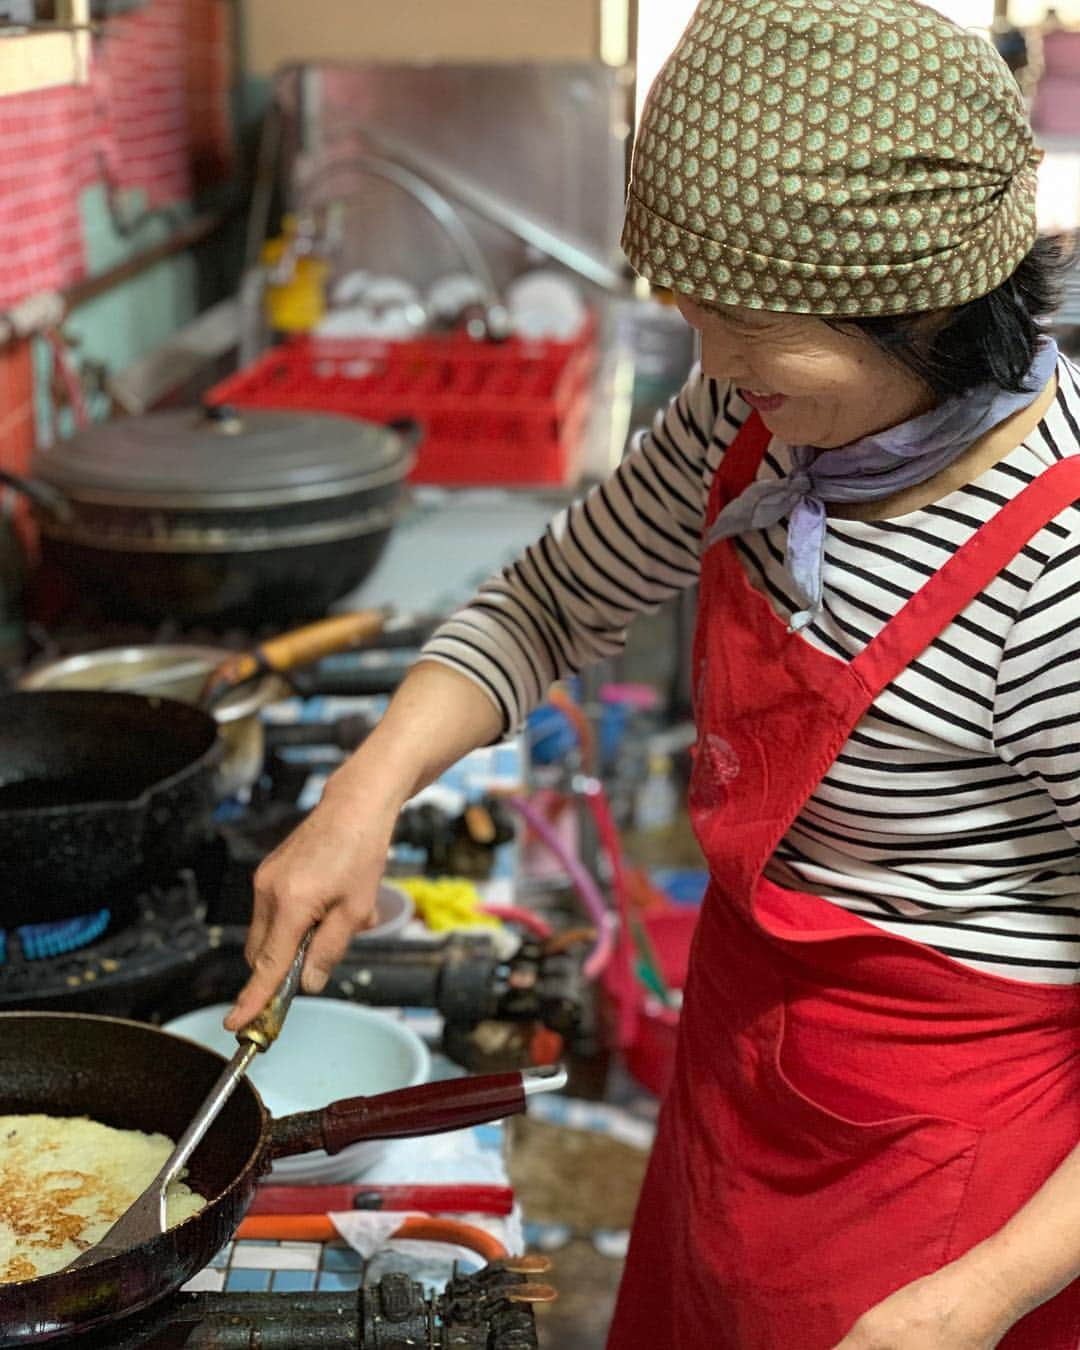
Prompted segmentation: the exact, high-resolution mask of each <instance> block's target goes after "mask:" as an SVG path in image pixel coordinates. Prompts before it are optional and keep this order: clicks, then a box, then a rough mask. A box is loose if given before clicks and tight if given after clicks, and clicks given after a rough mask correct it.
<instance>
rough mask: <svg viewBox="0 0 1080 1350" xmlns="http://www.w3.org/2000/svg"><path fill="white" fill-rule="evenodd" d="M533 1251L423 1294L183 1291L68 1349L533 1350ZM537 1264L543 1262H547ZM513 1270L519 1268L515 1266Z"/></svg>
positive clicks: (545, 1291)
mask: <svg viewBox="0 0 1080 1350" xmlns="http://www.w3.org/2000/svg"><path fill="white" fill-rule="evenodd" d="M536 1261H537V1258H530V1257H524V1258H522V1259H521V1261H519V1262H514V1261H511V1262H509V1263H507V1264H506V1265H502V1264H500V1265H494V1266H488V1267H487V1268H486V1269H484V1270H482V1271H480V1272H479V1274H476V1275H458V1276H455V1277H454V1279H452V1280H451V1281H450V1283H449V1284H448V1285H447V1286H446V1288H445V1290H444V1291H443V1292H442V1293H441V1294H433V1295H430V1296H427V1297H425V1295H424V1291H423V1289H422V1288H421V1287H420V1285H418V1284H416V1283H415V1282H414V1281H413V1280H412V1279H410V1277H409V1276H408V1275H405V1274H403V1273H393V1274H389V1275H384V1276H383V1277H382V1279H381V1280H379V1281H378V1282H377V1283H373V1284H371V1285H369V1286H368V1287H367V1288H365V1289H363V1290H361V1292H360V1294H359V1297H358V1298H350V1297H347V1296H345V1295H341V1294H333V1293H319V1294H290V1295H288V1297H284V1296H283V1295H281V1294H178V1295H176V1296H175V1297H173V1298H171V1299H167V1300H165V1301H164V1302H163V1303H160V1304H156V1305H155V1306H154V1307H152V1308H150V1309H149V1310H148V1311H147V1312H145V1313H142V1314H139V1315H137V1316H135V1317H133V1318H131V1319H129V1320H127V1321H125V1322H122V1323H116V1324H113V1325H110V1326H108V1327H106V1328H104V1329H103V1330H102V1331H99V1332H96V1333H93V1332H91V1333H88V1334H86V1335H84V1336H78V1337H74V1338H70V1339H68V1340H65V1342H64V1345H65V1347H67V1350H251V1347H252V1346H260V1347H262V1348H263V1350H275V1347H276V1350H401V1347H403V1346H406V1345H408V1346H414V1347H415V1348H416V1350H451V1347H453V1350H536V1347H537V1344H538V1342H537V1336H536V1321H535V1317H534V1314H533V1309H532V1305H533V1303H535V1302H548V1301H550V1299H551V1298H553V1297H554V1291H553V1290H552V1289H551V1288H550V1287H549V1286H547V1285H545V1284H540V1283H537V1282H536V1280H535V1277H534V1276H533V1275H532V1274H531V1273H530V1269H531V1268H532V1267H534V1266H535V1264H536ZM546 1264H547V1263H546V1262H543V1261H541V1262H540V1264H539V1269H540V1270H542V1269H543V1268H544V1267H545V1266H546ZM515 1267H517V1268H515Z"/></svg>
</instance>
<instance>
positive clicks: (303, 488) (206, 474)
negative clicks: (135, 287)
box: [34, 408, 413, 505]
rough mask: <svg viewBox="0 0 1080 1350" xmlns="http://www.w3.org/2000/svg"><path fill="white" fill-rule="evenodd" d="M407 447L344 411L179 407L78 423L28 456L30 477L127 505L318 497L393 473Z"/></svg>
mask: <svg viewBox="0 0 1080 1350" xmlns="http://www.w3.org/2000/svg"><path fill="white" fill-rule="evenodd" d="M412 443H413V437H412V435H411V433H410V432H409V431H408V430H403V429H402V427H400V426H399V427H398V428H397V429H396V430H395V429H394V428H390V427H382V426H378V425H376V424H375V423H372V422H362V421H358V420H356V419H353V418H347V417H332V416H328V415H323V414H321V413H292V412H263V411H254V410H250V411H249V410H244V411H237V410H235V409H230V408H211V409H209V410H207V409H202V408H187V409H182V410H180V411H175V412H159V413H149V414H147V415H146V416H144V417H128V418H119V419H117V420H116V421H111V422H102V423H98V424H96V425H94V426H92V427H88V428H86V429H85V430H83V431H80V432H78V433H77V434H76V435H74V436H72V437H71V438H70V439H68V440H66V441H62V442H60V443H59V444H58V445H56V446H54V447H53V448H52V449H50V450H47V451H44V452H42V453H40V454H39V455H37V456H36V457H35V461H34V476H35V477H37V478H39V479H42V480H44V481H45V482H47V483H51V484H53V485H54V486H56V487H58V488H60V489H62V490H64V491H69V492H70V491H75V492H77V493H79V494H80V495H81V494H82V493H83V492H86V493H88V494H90V495H93V496H95V497H97V496H101V495H107V496H110V497H120V498H123V499H124V500H125V501H127V502H129V503H131V504H135V502H136V501H137V500H138V499H143V498H148V497H153V498H170V499H175V501H176V503H177V504H190V505H197V504H199V502H205V503H206V504H208V505H209V504H214V505H218V504H223V503H224V502H225V501H227V500H228V499H229V498H234V497H235V498H238V499H241V500H242V501H244V502H248V503H250V502H252V500H253V499H254V498H258V499H260V500H266V499H267V497H268V495H269V496H278V495H279V494H280V496H281V498H282V499H301V498H311V497H324V496H327V495H329V494H330V493H335V492H339V491H341V490H343V489H346V488H349V489H355V488H357V487H362V486H367V485H372V486H373V485H374V484H375V482H378V481H382V480H384V479H392V478H399V477H402V476H403V475H404V474H405V472H406V470H407V469H408V467H409V459H410V456H409V451H410V449H411V447H412Z"/></svg>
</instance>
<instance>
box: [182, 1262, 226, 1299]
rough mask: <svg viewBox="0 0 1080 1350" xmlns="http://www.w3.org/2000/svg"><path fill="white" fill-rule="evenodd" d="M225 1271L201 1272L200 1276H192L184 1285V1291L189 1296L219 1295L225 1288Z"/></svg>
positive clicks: (208, 1270) (207, 1270)
mask: <svg viewBox="0 0 1080 1350" xmlns="http://www.w3.org/2000/svg"><path fill="white" fill-rule="evenodd" d="M226 1274H227V1272H226V1271H224V1270H211V1269H210V1268H209V1267H207V1269H206V1270H200V1271H199V1273H198V1275H194V1276H192V1278H191V1279H190V1280H188V1282H187V1284H185V1285H184V1289H185V1291H186V1292H187V1293H189V1294H219V1293H221V1291H222V1290H223V1289H224V1288H225V1276H226Z"/></svg>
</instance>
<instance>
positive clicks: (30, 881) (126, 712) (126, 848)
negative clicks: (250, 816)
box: [0, 690, 222, 923]
mask: <svg viewBox="0 0 1080 1350" xmlns="http://www.w3.org/2000/svg"><path fill="white" fill-rule="evenodd" d="M221 753H222V747H221V744H220V742H219V740H218V734H217V725H216V723H215V722H214V719H213V718H212V717H210V716H209V715H208V714H206V713H204V712H201V711H200V710H199V709H197V708H189V707H187V706H186V705H185V704H183V703H177V702H175V701H173V700H172V699H150V698H144V697H141V696H140V695H138V694H99V693H92V692H89V691H82V690H55V691H52V692H49V693H15V694H3V695H0V856H3V858H4V867H3V868H2V869H0V906H2V908H3V913H4V914H5V915H6V916H9V918H16V919H17V920H18V922H20V923H45V922H50V921H52V920H54V919H63V918H70V917H72V916H73V915H76V914H80V913H86V912H87V910H88V909H92V908H93V907H94V905H95V904H98V905H100V904H103V903H105V904H109V905H118V904H120V903H121V902H122V900H123V899H124V898H126V897H127V896H128V895H130V894H131V893H132V892H133V890H134V889H135V888H136V887H138V886H140V885H142V884H143V883H144V882H145V881H146V880H147V879H149V878H151V877H153V876H159V875H166V874H167V873H168V872H170V871H172V870H174V869H175V868H176V867H177V866H178V865H179V863H180V861H181V860H183V859H184V858H186V857H188V856H189V855H190V854H191V853H192V852H193V851H194V850H195V848H196V847H197V845H198V843H199V841H200V840H201V838H202V837H203V835H204V834H205V832H206V829H207V826H208V824H209V821H210V817H211V815H212V812H213V809H214V803H215V799H216V791H215V785H216V774H217V768H218V764H219V761H220V759H221Z"/></svg>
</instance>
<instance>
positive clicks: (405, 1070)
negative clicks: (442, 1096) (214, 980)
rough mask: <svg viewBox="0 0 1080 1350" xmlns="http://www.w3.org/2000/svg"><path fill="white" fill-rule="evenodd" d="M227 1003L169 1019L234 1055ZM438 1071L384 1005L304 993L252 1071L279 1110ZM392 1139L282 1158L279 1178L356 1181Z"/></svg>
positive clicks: (308, 1106)
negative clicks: (226, 1018)
mask: <svg viewBox="0 0 1080 1350" xmlns="http://www.w3.org/2000/svg"><path fill="white" fill-rule="evenodd" d="M229 1006H230V1005H229V1004H227V1003H215V1004H212V1005H211V1006H210V1007H208V1008H198V1009H196V1010H195V1011H194V1012H190V1013H185V1014H184V1015H183V1016H182V1017H177V1018H176V1019H175V1020H174V1021H172V1022H168V1023H166V1025H165V1028H164V1030H166V1031H169V1032H172V1033H173V1034H174V1035H177V1036H185V1037H186V1038H187V1039H188V1040H191V1041H196V1042H198V1044H199V1045H205V1046H207V1047H208V1048H209V1049H211V1050H216V1051H217V1052H218V1053H219V1054H221V1055H224V1056H225V1057H226V1058H227V1059H229V1058H231V1057H232V1055H233V1054H234V1053H235V1051H236V1037H235V1036H234V1035H233V1034H232V1032H229V1031H226V1030H225V1028H224V1027H223V1026H222V1025H221V1020H222V1018H223V1017H224V1016H225V1014H226V1013H227V1012H228V1010H229ZM430 1073H431V1056H430V1055H429V1054H428V1050H427V1046H425V1045H424V1042H423V1041H422V1040H421V1039H420V1037H419V1036H417V1034H416V1033H415V1032H414V1031H411V1030H410V1029H409V1028H408V1027H407V1026H405V1025H404V1024H403V1023H402V1022H400V1021H398V1020H397V1019H396V1018H394V1017H392V1016H390V1015H389V1014H387V1013H384V1012H380V1011H379V1010H378V1009H376V1008H362V1007H358V1006H357V1005H356V1004H353V1003H345V1002H343V1001H342V1000H340V999H334V998H309V997H307V996H306V995H301V996H300V997H299V998H297V999H296V1001H295V1002H294V1003H293V1005H292V1007H291V1008H290V1009H289V1016H288V1018H287V1019H286V1022H285V1028H284V1030H283V1031H282V1033H281V1036H280V1037H279V1038H278V1040H277V1042H276V1043H275V1044H274V1045H272V1046H271V1047H270V1049H269V1050H268V1051H267V1052H266V1053H265V1054H263V1055H260V1056H259V1057H258V1059H256V1061H255V1063H254V1064H253V1065H252V1067H251V1069H250V1070H249V1072H248V1076H249V1078H250V1079H251V1081H252V1083H254V1085H255V1087H256V1088H257V1089H258V1090H259V1093H260V1095H261V1096H262V1099H263V1101H264V1102H265V1103H266V1107H267V1110H269V1112H270V1114H271V1115H273V1116H287V1115H291V1114H292V1113H293V1112H294V1111H312V1110H318V1109H319V1108H321V1107H323V1106H326V1105H328V1104H329V1103H330V1102H333V1101H339V1100H341V1099H342V1098H344V1097H370V1096H374V1095H375V1094H376V1093H379V1092H392V1091H394V1090H395V1089H396V1088H404V1087H415V1086H416V1084H418V1083H423V1082H426V1081H427V1079H428V1077H429V1076H430ZM386 1147H387V1144H386V1142H385V1141H383V1140H374V1141H371V1142H366V1143H362V1144H354V1145H352V1146H351V1147H350V1148H346V1149H342V1151H341V1152H340V1153H338V1154H335V1156H334V1157H330V1156H329V1155H328V1154H326V1153H324V1152H323V1151H322V1150H321V1149H320V1150H319V1151H318V1152H316V1153H304V1154H300V1155H299V1156H297V1157H294V1158H279V1159H278V1161H277V1162H275V1163H274V1167H273V1177H274V1180H275V1181H276V1182H278V1183H289V1184H294V1183H299V1184H304V1183H308V1184H312V1185H314V1184H316V1183H318V1184H326V1183H329V1182H344V1181H350V1180H352V1179H353V1178H354V1177H357V1176H359V1175H360V1173H362V1172H363V1171H365V1170H366V1169H367V1168H369V1167H371V1166H372V1164H373V1163H375V1162H376V1160H377V1159H378V1158H379V1157H381V1156H382V1154H383V1152H384V1151H385V1150H386Z"/></svg>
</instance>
